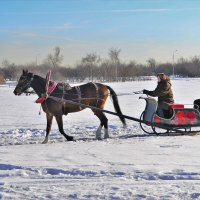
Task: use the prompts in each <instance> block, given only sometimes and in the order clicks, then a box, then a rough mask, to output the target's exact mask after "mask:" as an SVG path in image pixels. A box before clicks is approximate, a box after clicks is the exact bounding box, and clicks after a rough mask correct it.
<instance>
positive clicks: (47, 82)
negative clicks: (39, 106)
mask: <svg viewBox="0 0 200 200" xmlns="http://www.w3.org/2000/svg"><path fill="white" fill-rule="evenodd" d="M50 77H51V70H49V71H48V73H47V76H46V85H45V94H44V95H43V96H42V97H39V98H38V99H37V100H36V101H35V102H36V103H43V102H44V101H45V100H46V99H47V98H48V96H49V95H50V94H51V93H52V92H53V91H54V89H55V88H56V86H57V83H56V82H53V83H52V84H51V86H50V87H49V82H50Z"/></svg>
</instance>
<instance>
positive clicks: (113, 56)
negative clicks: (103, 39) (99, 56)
mask: <svg viewBox="0 0 200 200" xmlns="http://www.w3.org/2000/svg"><path fill="white" fill-rule="evenodd" d="M120 52H121V49H118V48H114V47H112V48H111V49H109V52H108V54H109V57H110V60H111V63H112V65H113V66H114V67H115V81H117V80H118V68H119V64H120V59H119V54H120Z"/></svg>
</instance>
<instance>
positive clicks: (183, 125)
mask: <svg viewBox="0 0 200 200" xmlns="http://www.w3.org/2000/svg"><path fill="white" fill-rule="evenodd" d="M140 99H144V100H145V101H146V107H145V110H144V111H143V112H142V114H141V116H140V120H141V122H140V127H141V129H142V130H143V131H144V132H146V133H148V134H162V133H169V134H170V133H178V132H179V133H182V134H187V133H196V132H199V131H197V130H192V128H195V127H198V126H200V113H199V111H198V110H197V109H194V108H192V107H191V105H190V107H189V105H184V104H171V105H170V110H171V116H170V117H168V118H166V117H164V118H163V117H160V116H158V114H157V113H156V110H157V105H158V103H157V101H156V100H155V99H154V98H151V97H140ZM144 122H146V123H144Z"/></svg>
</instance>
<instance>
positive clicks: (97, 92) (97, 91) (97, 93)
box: [91, 82, 99, 107]
mask: <svg viewBox="0 0 200 200" xmlns="http://www.w3.org/2000/svg"><path fill="white" fill-rule="evenodd" d="M91 83H92V84H93V85H94V87H95V89H96V95H97V102H96V107H97V105H98V102H99V88H98V86H97V84H96V83H94V82H91Z"/></svg>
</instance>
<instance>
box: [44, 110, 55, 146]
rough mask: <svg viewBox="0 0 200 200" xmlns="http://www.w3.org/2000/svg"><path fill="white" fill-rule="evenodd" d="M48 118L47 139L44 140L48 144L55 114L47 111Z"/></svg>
mask: <svg viewBox="0 0 200 200" xmlns="http://www.w3.org/2000/svg"><path fill="white" fill-rule="evenodd" d="M46 118H47V127H46V136H45V139H44V141H43V142H42V144H46V143H47V142H48V138H49V133H50V131H51V125H52V120H53V115H51V114H49V113H47V114H46Z"/></svg>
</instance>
